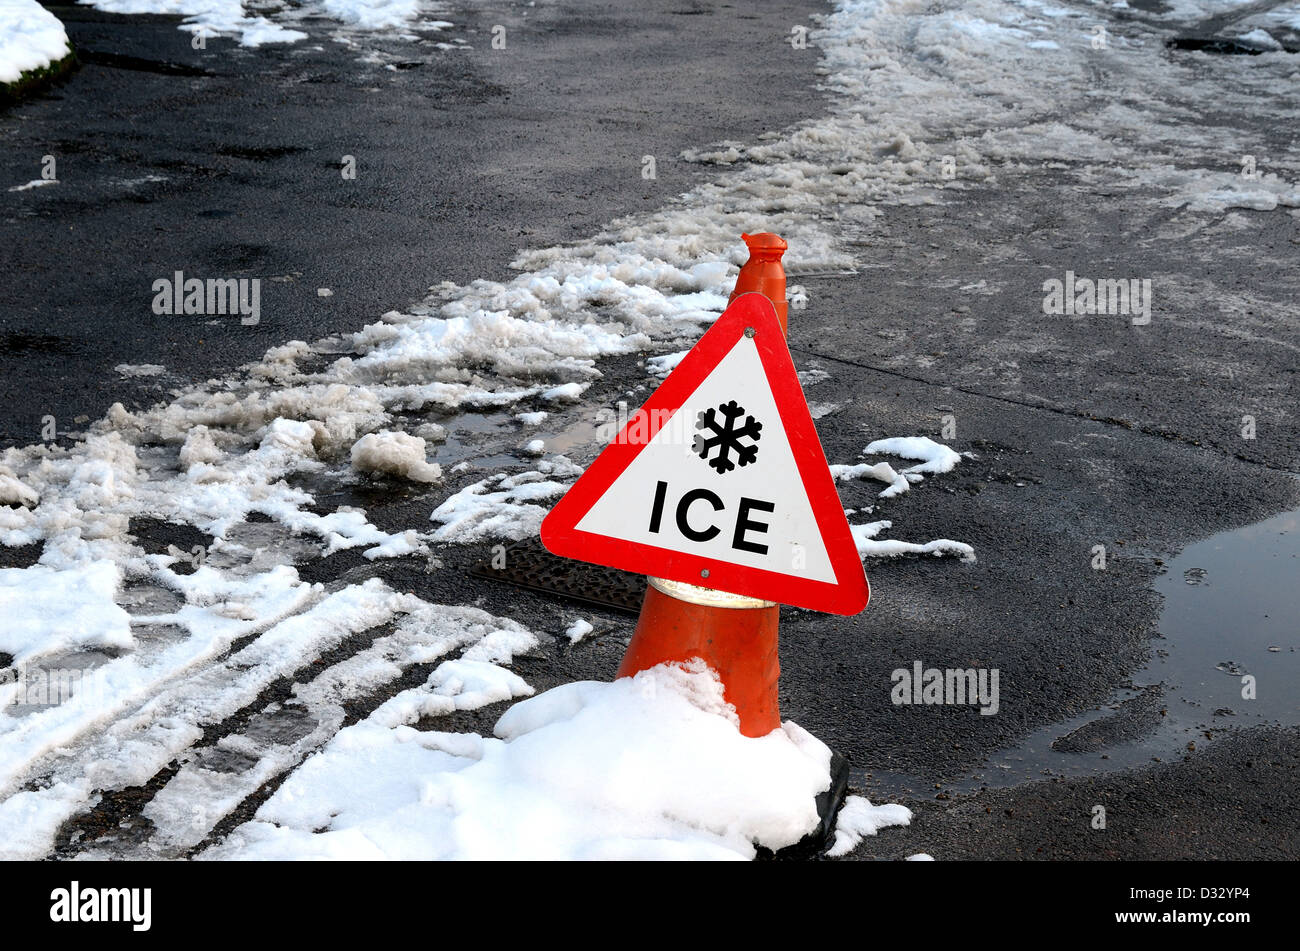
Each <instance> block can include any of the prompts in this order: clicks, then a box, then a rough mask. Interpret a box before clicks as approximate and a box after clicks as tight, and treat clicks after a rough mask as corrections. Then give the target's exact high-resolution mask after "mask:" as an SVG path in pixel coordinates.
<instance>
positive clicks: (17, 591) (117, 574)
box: [0, 561, 135, 664]
mask: <svg viewBox="0 0 1300 951" xmlns="http://www.w3.org/2000/svg"><path fill="white" fill-rule="evenodd" d="M121 580H122V573H121V570H120V569H119V568H118V567H117V565H115V564H113V563H112V562H111V561H94V562H90V563H88V564H86V565H82V566H78V567H76V568H72V569H70V570H67V571H58V570H55V569H53V568H49V567H47V566H45V565H33V566H32V567H31V568H25V569H23V568H0V617H3V618H4V624H3V625H2V626H0V651H4V652H5V653H6V654H12V655H13V658H14V663H15V664H26V663H30V662H32V661H34V660H37V659H38V658H41V657H45V656H49V655H54V654H58V653H61V652H63V651H68V650H84V649H88V648H95V647H98V648H113V649H119V650H127V649H130V648H131V647H133V646H134V645H135V641H134V639H133V638H132V636H131V624H130V616H129V615H128V614H127V613H126V612H125V611H124V610H122V609H121V608H120V607H118V606H117V604H116V602H115V601H114V596H115V595H116V594H117V589H118V586H119V585H120V584H121Z"/></svg>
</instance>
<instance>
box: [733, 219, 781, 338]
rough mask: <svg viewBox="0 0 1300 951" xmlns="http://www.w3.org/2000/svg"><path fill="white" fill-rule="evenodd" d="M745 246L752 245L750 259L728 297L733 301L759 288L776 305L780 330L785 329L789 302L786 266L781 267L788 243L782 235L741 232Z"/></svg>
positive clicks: (750, 246) (741, 270)
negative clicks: (787, 297) (786, 296)
mask: <svg viewBox="0 0 1300 951" xmlns="http://www.w3.org/2000/svg"><path fill="white" fill-rule="evenodd" d="M741 237H742V238H744V239H745V246H746V247H748V248H749V260H748V261H746V262H745V266H744V267H742V268H741V269H740V276H739V277H737V278H736V289H735V290H734V291H732V292H731V296H730V297H728V298H727V303H728V304H730V303H731V302H732V301H734V300H735V299H736V298H737V297H739V296H740V295H741V294H748V293H749V292H750V291H757V292H758V293H760V294H762V295H763V296H764V297H766V298H767V299H768V300H770V301H771V302H772V304H773V306H775V307H776V316H777V319H778V320H780V321H781V332H782V333H788V331H787V329H786V324H787V318H788V316H789V314H790V305H789V304H788V303H786V300H785V268H783V267H782V266H781V255H783V254H785V249H786V248H787V247H788V245H787V244H786V243H785V240H784V239H783V238H781V237H780V236H779V235H775V234H772V233H771V232H770V231H764V232H762V233H761V234H742V235H741Z"/></svg>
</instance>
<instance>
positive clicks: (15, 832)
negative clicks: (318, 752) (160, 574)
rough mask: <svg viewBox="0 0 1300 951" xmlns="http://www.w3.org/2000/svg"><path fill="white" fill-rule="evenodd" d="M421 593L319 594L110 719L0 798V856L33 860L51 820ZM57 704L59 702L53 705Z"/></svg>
mask: <svg viewBox="0 0 1300 951" xmlns="http://www.w3.org/2000/svg"><path fill="white" fill-rule="evenodd" d="M423 603H424V602H422V601H420V600H419V599H418V598H415V597H414V596H411V595H399V594H395V593H394V592H392V591H391V590H390V589H389V588H388V587H387V586H386V585H385V584H383V582H381V581H379V580H378V579H372V580H371V581H368V582H366V583H364V584H361V585H354V586H352V587H349V588H345V589H344V590H342V591H339V592H336V593H334V594H332V595H329V596H328V597H326V598H325V599H324V600H323V601H321V602H320V603H318V604H316V605H313V606H312V607H311V608H310V609H308V610H307V611H305V612H304V613H302V614H298V615H294V616H292V617H289V618H287V619H285V620H283V621H280V622H279V623H277V624H275V625H273V626H272V627H270V628H269V629H268V630H267V631H266V632H265V633H264V634H262V635H261V636H260V637H258V638H257V640H255V641H253V642H252V643H251V644H249V645H248V646H246V647H244V648H243V649H242V650H240V651H238V652H237V653H235V654H234V655H232V656H230V657H229V658H227V659H226V660H225V661H223V662H222V663H220V664H217V665H215V666H213V667H209V668H206V669H203V670H200V671H198V672H197V673H195V674H193V675H192V676H189V677H187V678H186V679H185V680H183V681H181V682H179V683H177V684H174V685H173V686H171V687H170V688H168V689H165V690H163V692H161V693H160V694H158V695H157V696H155V697H153V699H151V700H149V701H148V702H147V703H145V704H144V705H143V706H141V707H140V708H139V709H137V710H135V711H134V712H133V713H131V714H129V715H127V716H124V717H120V718H118V719H117V720H116V721H114V722H113V723H112V724H111V725H110V726H109V727H108V728H107V729H106V730H104V732H103V733H101V734H100V735H98V736H97V737H95V738H93V739H92V740H90V741H89V742H88V743H86V744H84V745H83V746H82V747H81V748H80V749H79V750H78V751H77V752H75V753H74V754H73V756H72V757H70V758H69V759H67V760H64V761H62V762H59V763H56V764H55V765H54V767H53V769H52V771H51V773H50V775H49V776H48V777H47V779H46V781H45V785H43V787H42V788H38V789H25V790H23V791H22V792H19V793H17V794H15V795H13V796H10V797H9V798H8V799H6V800H5V801H4V802H3V803H0V829H4V830H5V835H4V837H3V840H2V842H0V859H36V858H41V857H43V856H44V855H45V854H46V853H47V852H48V851H49V850H50V848H51V847H52V845H53V843H54V839H55V835H56V833H57V831H58V829H59V827H60V826H61V825H62V824H63V823H64V822H65V821H67V820H68V819H70V818H72V817H73V816H74V815H76V814H77V813H78V812H80V811H82V810H83V809H85V808H86V807H87V806H88V805H90V803H91V799H92V797H93V796H94V795H95V794H96V793H97V792H99V791H102V790H115V789H123V788H125V787H130V786H140V785H144V784H145V783H146V782H148V781H149V780H150V779H152V778H153V777H154V776H155V775H156V774H157V773H158V772H159V771H160V770H162V769H164V768H165V767H166V766H167V765H168V764H169V763H171V762H172V761H173V760H174V759H175V758H176V757H177V756H178V755H179V754H181V753H182V752H183V751H184V750H186V749H187V748H189V747H190V746H191V745H193V744H194V743H195V742H197V741H198V740H199V739H201V738H202V736H203V727H204V725H207V724H212V723H217V722H219V721H221V720H222V719H224V718H226V717H228V716H230V715H232V714H233V713H235V712H236V711H238V710H240V709H241V708H242V707H245V706H247V705H248V704H249V703H250V702H251V701H253V700H254V699H255V698H256V697H257V696H258V694H259V693H260V692H261V691H262V690H263V689H264V688H265V687H266V686H267V685H268V684H270V683H271V682H273V681H274V680H276V679H277V678H280V677H283V676H286V675H289V674H291V673H293V672H294V671H296V670H298V669H299V668H301V667H302V666H303V665H305V664H307V663H310V662H311V660H312V659H313V658H314V657H316V656H318V655H319V654H320V652H321V651H323V650H327V649H329V648H330V647H332V646H334V645H335V644H337V643H339V642H340V641H342V640H343V639H344V638H346V637H347V636H348V635H350V634H354V633H358V632H360V631H363V630H366V629H369V628H372V627H375V626H377V625H379V624H382V623H384V622H386V621H389V620H391V619H392V618H393V617H394V616H395V615H396V614H397V613H399V612H401V613H409V612H411V611H414V610H417V609H418V608H419V607H420V606H421V605H422V604H423ZM56 709H59V708H56Z"/></svg>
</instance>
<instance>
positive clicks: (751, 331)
mask: <svg viewBox="0 0 1300 951" xmlns="http://www.w3.org/2000/svg"><path fill="white" fill-rule="evenodd" d="M541 534H542V542H543V544H545V545H546V547H547V549H548V550H550V551H551V552H552V553H553V554H556V555H562V556H565V557H568V558H576V559H578V560H580V561H590V562H594V563H596V564H599V565H607V566H609V567H612V568H621V569H623V570H625V571H636V572H640V573H643V574H649V575H655V576H657V577H660V578H667V579H668V580H671V581H681V582H686V583H690V584H696V585H701V586H703V587H708V588H714V589H717V590H719V591H727V592H731V593H733V594H741V595H748V596H750V597H755V598H762V599H764V600H768V601H777V602H780V603H782V604H790V605H794V606H796V607H803V608H811V609H813V610H818V611H829V612H832V613H835V614H856V613H858V612H859V611H861V610H862V609H863V608H864V607H865V606H866V604H867V600H868V599H869V597H870V589H869V587H868V585H867V578H866V574H865V573H864V572H863V569H862V559H861V557H860V556H859V555H858V551H857V546H856V545H855V544H854V541H853V536H852V533H851V532H850V531H849V525H848V521H847V520H846V519H845V517H844V509H843V507H842V506H841V504H840V498H839V493H838V492H837V491H836V489H835V480H834V479H833V478H832V476H831V473H830V467H829V466H828V465H827V463H826V456H825V454H824V453H823V452H822V447H821V442H820V441H819V440H818V438H817V430H816V428H815V426H814V425H813V420H812V414H811V413H809V411H808V404H807V401H806V400H805V399H804V395H803V388H802V387H801V386H800V385H799V377H798V375H797V373H796V372H795V368H794V362H793V361H792V360H791V359H790V351H789V349H788V347H787V346H786V342H785V336H784V334H783V333H782V332H781V325H780V323H779V322H778V320H777V316H776V309H775V308H774V307H773V306H772V302H771V301H770V300H768V299H767V298H766V297H764V296H763V295H762V294H744V295H742V296H740V297H738V298H736V300H735V302H734V303H732V304H731V306H730V307H728V308H727V310H726V311H725V312H724V313H723V314H722V316H721V317H719V318H718V320H717V322H716V323H715V324H714V325H713V326H712V327H711V328H709V330H708V332H706V333H705V334H704V336H703V337H701V338H700V341H699V343H697V344H696V345H695V347H694V348H693V349H692V350H691V351H690V353H688V354H687V355H686V356H685V357H684V358H683V359H682V361H681V363H679V364H678V365H677V368H676V369H675V370H673V372H672V373H671V374H669V376H668V378H667V379H666V380H664V382H663V383H662V384H661V385H660V387H659V388H658V389H657V390H655V392H654V393H653V394H652V395H651V397H650V399H649V400H647V401H646V403H645V405H644V406H642V407H641V408H640V409H639V410H637V412H636V413H634V414H633V415H632V416H631V418H629V420H628V422H627V425H626V426H624V427H623V429H622V431H621V432H620V433H619V434H618V436H616V437H615V439H614V441H613V442H612V443H610V445H609V446H608V447H606V449H605V450H604V451H603V452H602V453H601V454H600V455H599V456H598V457H597V458H596V460H595V461H594V462H593V463H592V464H591V466H590V467H589V468H588V469H587V471H586V472H585V473H583V475H582V477H581V478H580V479H578V481H577V482H576V483H574V485H573V487H572V488H570V489H569V491H568V492H567V493H566V494H565V496H564V497H563V498H562V499H561V500H560V501H559V503H558V504H557V505H556V506H555V508H554V509H552V510H551V512H550V514H549V515H547V517H546V519H545V520H544V521H543V522H542V533H541Z"/></svg>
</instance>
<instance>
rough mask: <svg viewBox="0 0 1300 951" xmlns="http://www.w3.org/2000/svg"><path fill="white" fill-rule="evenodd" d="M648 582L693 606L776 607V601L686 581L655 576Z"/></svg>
mask: <svg viewBox="0 0 1300 951" xmlns="http://www.w3.org/2000/svg"><path fill="white" fill-rule="evenodd" d="M647 580H648V581H649V582H650V586H651V587H652V588H655V589H657V590H659V591H662V592H663V593H664V594H666V595H668V596H669V597H670V598H676V599H677V600H678V601H687V602H689V603H691V604H702V605H704V606H706V607H710V608H770V607H775V606H776V602H775V601H764V600H763V599H762V598H751V597H748V596H746V595H743V594H732V593H730V592H729V591H715V590H714V589H713V588H701V587H700V586H699V585H695V584H687V583H686V582H684V581H669V580H668V579H667V578H655V577H653V576H651V577H649V578H648V579H647Z"/></svg>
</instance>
